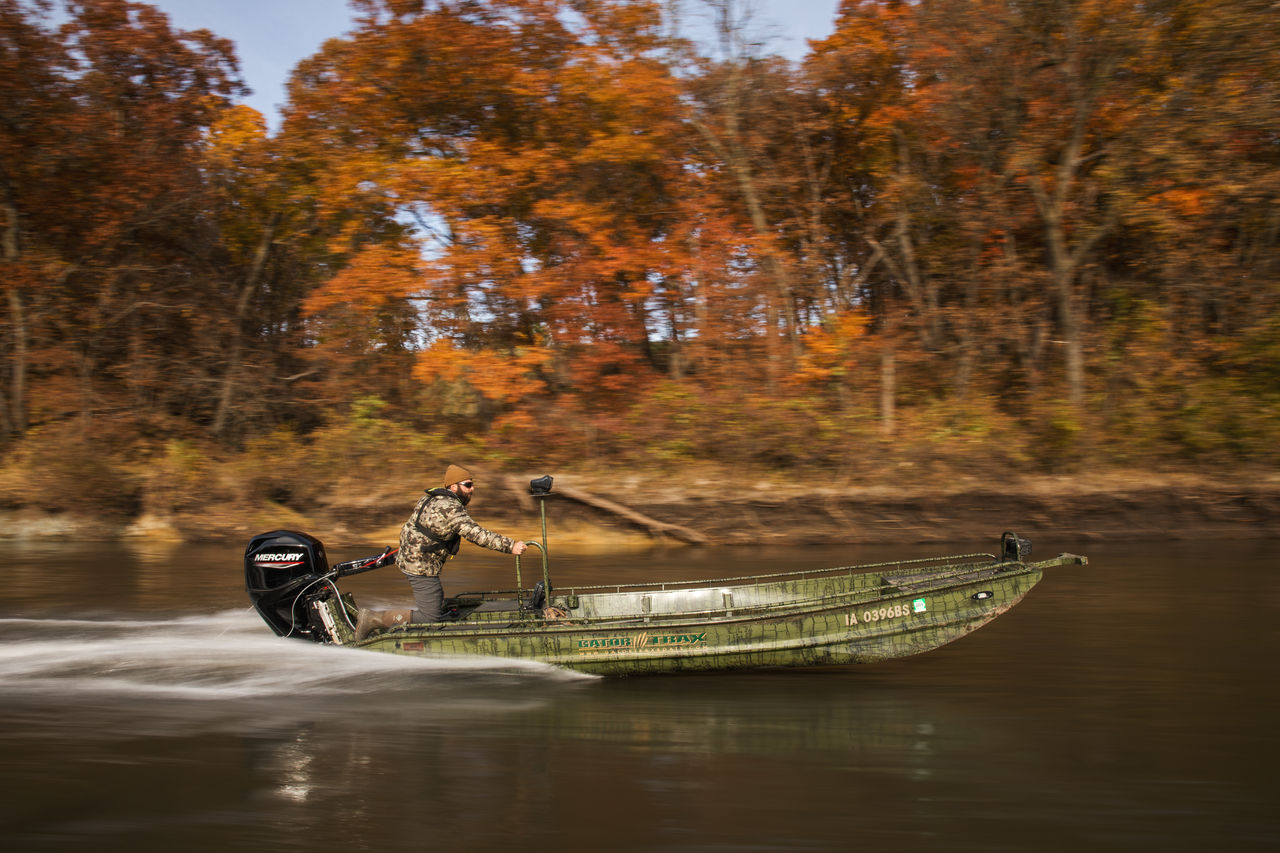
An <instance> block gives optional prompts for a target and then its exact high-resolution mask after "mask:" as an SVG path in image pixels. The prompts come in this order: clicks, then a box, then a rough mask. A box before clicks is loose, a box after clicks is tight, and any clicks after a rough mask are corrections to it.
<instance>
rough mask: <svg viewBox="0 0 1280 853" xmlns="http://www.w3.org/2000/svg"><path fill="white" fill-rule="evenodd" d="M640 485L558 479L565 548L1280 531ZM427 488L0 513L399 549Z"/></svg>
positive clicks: (774, 490)
mask: <svg viewBox="0 0 1280 853" xmlns="http://www.w3.org/2000/svg"><path fill="white" fill-rule="evenodd" d="M726 482H727V481H726V480H725V479H718V478H710V479H708V478H703V479H699V478H696V477H690V478H684V479H682V480H680V481H679V483H678V485H673V482H672V481H665V480H664V481H654V480H648V481H647V480H642V479H639V478H635V477H630V478H624V477H618V476H609V475H600V474H596V475H591V474H578V475H565V476H563V477H558V478H557V482H556V495H555V496H554V497H553V498H552V499H550V501H549V503H548V507H547V510H548V519H549V531H550V535H551V539H552V541H554V542H556V543H559V544H577V545H594V546H603V545H618V546H623V547H630V546H644V545H647V544H650V543H652V542H655V541H665V542H684V543H690V544H709V545H715V544H742V543H750V542H766V543H770V544H806V543H828V542H849V543H858V544H864V543H865V544H875V543H891V542H894V541H898V540H904V541H911V542H947V541H973V540H975V539H987V538H990V537H995V536H999V534H1000V533H1001V532H1002V531H1004V530H1010V529H1011V530H1016V531H1018V532H1019V533H1022V534H1023V535H1027V536H1031V537H1032V538H1035V537H1037V536H1038V537H1045V536H1053V537H1054V538H1057V539H1064V538H1067V539H1082V540H1090V539H1115V538H1120V537H1132V538H1140V539H1188V538H1198V537H1210V538H1224V537H1235V538H1266V537H1276V536H1280V475H1277V474H1273V473H1263V474H1251V475H1247V476H1239V477H1234V478H1231V479H1229V480H1226V479H1223V480H1214V479H1210V478H1205V477H1200V476H1157V475H1151V474H1142V475H1132V474H1130V475H1123V474H1109V475H1106V476H1092V477H1091V476H1076V477H1061V478H1036V479H1030V478H1028V479H1025V480H1021V481H1018V482H1008V483H1005V484H1003V485H998V484H995V483H984V482H963V483H954V484H950V485H948V486H947V487H942V486H939V485H936V484H935V485H932V486H926V485H920V484H911V485H901V486H895V487H888V486H875V487H864V486H859V485H856V484H848V485H832V484H828V485H822V486H811V485H808V484H807V483H805V482H803V481H801V482H795V481H785V480H783V481H768V480H764V479H757V480H755V481H753V482H747V483H733V484H731V485H728V486H726ZM527 483H528V478H524V477H516V476H493V477H490V478H488V480H487V483H486V488H485V489H484V491H483V492H482V493H480V496H479V498H478V499H477V500H476V502H475V503H474V504H473V505H472V512H473V515H474V516H475V517H476V519H477V520H478V521H480V522H481V523H482V524H484V525H486V526H489V527H492V528H494V529H496V530H499V531H503V532H510V533H513V534H515V535H518V536H523V537H526V538H529V537H531V536H533V535H536V534H537V532H538V529H539V525H540V521H539V515H538V510H537V506H536V504H535V503H534V501H533V500H532V499H530V498H529V496H528V492H527ZM418 494H420V490H419V489H418V488H417V487H416V486H415V485H410V484H403V483H402V484H394V485H385V484H384V485H383V486H381V487H380V488H379V489H377V490H376V491H371V490H369V489H367V488H366V489H361V490H345V489H335V490H334V491H333V492H332V494H331V497H330V498H329V499H328V501H327V502H325V503H323V504H322V505H317V506H307V507H302V508H290V507H287V506H282V505H278V504H266V503H264V504H261V505H258V506H252V507H245V506H209V507H204V508H203V509H202V511H201V512H200V513H199V514H187V515H180V516H171V517H154V516H146V517H142V518H134V519H103V518H96V517H87V516H81V517H73V516H66V515H58V516H50V515H42V514H39V513H34V512H28V511H24V510H15V511H10V512H8V513H6V514H4V515H3V516H0V536H3V537H5V538H35V537H42V536H47V537H57V538H61V539H76V540H96V539H107V538H115V537H118V536H126V537H135V538H138V537H141V538H156V539H176V540H184V541H205V542H228V543H237V544H238V543H242V542H244V541H246V539H247V538H248V537H249V536H251V535H253V534H255V533H258V532H262V531H264V530H272V529H278V528H289V529H301V530H306V531H308V532H311V533H314V534H315V535H317V536H320V537H321V538H322V539H324V540H325V541H326V542H330V543H333V544H335V545H336V544H342V543H352V544H354V543H388V544H391V543H394V542H395V541H396V538H397V534H398V530H399V527H400V524H401V523H402V521H403V520H404V517H405V515H406V514H407V513H408V511H409V509H410V508H411V507H412V505H413V502H414V501H415V500H416V498H417V496H418Z"/></svg>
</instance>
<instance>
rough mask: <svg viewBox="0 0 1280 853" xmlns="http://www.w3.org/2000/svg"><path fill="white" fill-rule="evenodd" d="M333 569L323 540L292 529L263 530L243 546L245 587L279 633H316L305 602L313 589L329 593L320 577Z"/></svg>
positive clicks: (311, 636) (320, 640) (316, 592)
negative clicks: (267, 531)
mask: <svg viewBox="0 0 1280 853" xmlns="http://www.w3.org/2000/svg"><path fill="white" fill-rule="evenodd" d="M328 574H331V571H330V569H329V561H328V558H327V557H326V556H325V553H324V543H323V542H321V541H320V540H319V539H316V538H315V537H314V536H308V535H307V534H305V533H297V532H294V531H292V530H276V531H273V532H271V533H260V534H258V535H257V536H255V537H253V538H252V539H250V540H249V546H248V547H247V548H245V551H244V587H245V591H246V592H248V593H249V599H250V600H251V601H252V602H253V606H254V609H256V610H257V611H258V615H260V616H261V617H262V619H263V621H265V622H266V623H267V624H268V625H270V626H271V630H273V631H275V632H276V634H278V635H280V636H281V637H304V638H307V639H312V640H316V641H318V642H322V641H323V640H322V638H321V637H319V636H313V629H312V625H311V621H310V618H309V616H308V614H309V612H310V609H309V607H308V606H307V605H308V603H309V601H310V599H311V597H312V596H313V595H315V594H325V593H327V592H328V591H329V590H328V587H327V584H324V583H322V581H323V579H324V578H325V576H326V575H328Z"/></svg>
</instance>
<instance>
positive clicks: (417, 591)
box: [405, 575, 444, 622]
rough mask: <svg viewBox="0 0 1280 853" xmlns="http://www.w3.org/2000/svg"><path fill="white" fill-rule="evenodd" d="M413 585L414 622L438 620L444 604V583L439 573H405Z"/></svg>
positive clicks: (410, 584)
mask: <svg viewBox="0 0 1280 853" xmlns="http://www.w3.org/2000/svg"><path fill="white" fill-rule="evenodd" d="M405 577H407V578H408V579H409V586H411V587H413V616H412V617H411V619H412V621H414V622H439V621H440V620H441V618H442V617H441V614H440V609H441V607H442V605H443V604H444V584H443V583H441V582H440V576H439V575H405Z"/></svg>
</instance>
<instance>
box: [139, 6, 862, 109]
mask: <svg viewBox="0 0 1280 853" xmlns="http://www.w3.org/2000/svg"><path fill="white" fill-rule="evenodd" d="M144 2H148V3H149V4H150V5H152V6H155V7H157V8H159V9H161V10H163V11H164V12H165V13H166V14H168V15H169V20H170V23H171V25H172V26H173V27H175V28H177V29H180V30H195V29H202V28H203V29H208V30H212V31H213V32H214V33H215V34H217V35H219V36H222V37H223V38H228V39H230V40H231V41H233V42H235V45H236V55H237V56H238V57H239V59H240V72H241V75H242V76H243V77H244V81H245V83H246V84H247V85H248V86H249V88H251V89H253V94H252V95H251V96H249V97H248V98H246V99H245V102H246V103H247V104H248V105H249V106H251V107H253V108H254V109H256V110H258V112H260V113H262V115H263V116H264V117H265V118H266V120H267V124H268V125H269V126H270V127H271V128H273V129H274V128H277V127H278V126H279V117H280V116H279V108H280V106H281V105H282V104H283V103H284V100H285V88H284V87H285V82H286V81H287V80H288V78H289V73H290V72H291V71H292V70H293V68H294V66H295V65H297V63H298V62H299V61H300V60H302V59H305V58H306V57H308V56H310V55H312V54H313V53H315V52H316V51H318V50H319V49H320V46H321V45H322V44H323V43H324V42H325V41H326V40H328V39H330V38H333V37H335V36H341V35H344V34H345V33H346V32H348V31H349V30H350V29H351V10H350V8H349V7H348V4H347V0H144ZM753 2H754V6H755V11H756V14H755V16H754V18H753V21H752V23H751V28H752V31H753V32H758V33H760V34H761V35H762V36H763V37H764V38H765V39H766V48H767V52H769V53H778V54H781V55H783V56H788V57H791V58H799V57H800V56H802V55H803V54H804V53H805V51H806V50H807V44H806V42H805V39H811V38H826V37H827V36H829V35H830V34H831V33H832V31H833V30H834V28H835V18H836V8H837V7H838V6H839V4H840V0H753Z"/></svg>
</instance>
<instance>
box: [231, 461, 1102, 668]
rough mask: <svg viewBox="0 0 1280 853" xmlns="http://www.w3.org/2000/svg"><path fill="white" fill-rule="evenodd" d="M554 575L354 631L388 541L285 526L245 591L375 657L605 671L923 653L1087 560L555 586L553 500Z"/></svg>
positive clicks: (1065, 557) (1007, 538) (254, 554)
mask: <svg viewBox="0 0 1280 853" xmlns="http://www.w3.org/2000/svg"><path fill="white" fill-rule="evenodd" d="M551 487H552V480H551V478H550V477H541V478H539V479H537V480H534V481H532V482H531V483H530V490H531V493H532V494H533V495H534V497H536V498H539V499H540V500H539V503H540V505H541V507H542V541H541V543H539V542H531V543H530V544H531V545H534V546H536V547H537V548H538V549H539V551H540V553H541V556H542V579H541V580H540V581H539V582H537V583H536V584H534V585H533V586H532V587H531V588H529V589H526V588H524V586H523V582H522V580H521V570H520V558H519V557H516V558H515V569H516V588H515V589H514V590H507V591H491V592H473V593H463V594H461V595H458V596H455V597H452V598H447V599H446V600H445V612H446V614H447V616H446V620H445V621H443V622H438V623H432V624H408V625H399V626H396V627H393V628H389V629H385V630H381V631H375V632H374V633H373V634H371V635H370V636H369V637H367V638H365V639H364V640H360V641H357V640H356V638H355V630H354V626H355V621H356V613H357V608H356V603H355V601H354V599H353V598H352V597H351V595H350V594H345V593H343V592H341V591H340V590H339V588H338V581H339V580H341V579H342V578H345V577H349V576H351V575H355V574H360V573H362V572H367V571H372V570H374V569H378V568H382V567H383V566H387V565H393V564H394V562H395V552H394V551H392V550H391V549H390V548H387V549H386V550H384V551H383V552H382V553H381V554H378V555H376V556H371V557H366V558H362V559H358V560H350V561H347V562H343V563H337V564H335V565H332V566H330V565H329V563H328V561H327V559H326V557H325V550H324V544H323V543H322V542H321V541H320V540H318V539H316V538H314V537H312V536H309V535H307V534H305V533H299V532H296V531H289V530H277V531H273V532H270V533H263V534H260V535H258V536H255V537H253V538H252V539H251V540H250V542H249V545H248V547H247V548H246V549H245V557H244V570H245V587H246V590H247V592H248V594H249V597H250V599H251V600H252V601H253V605H254V608H255V609H256V610H257V611H258V613H259V614H260V615H261V616H262V618H263V620H265V621H266V623H267V625H269V626H270V627H271V628H272V630H274V631H275V633H276V634H278V635H280V636H282V637H295V638H299V639H303V640H310V641H312V642H316V643H327V644H334V645H342V646H351V647H355V648H361V649H368V650H369V651H374V652H385V653H389V654H399V655H412V656H419V657H438V656H456V655H485V656H490V657H500V658H519V659H522V660H530V661H540V662H542V663H546V664H551V665H552V666H557V667H565V668H568V669H573V670H578V671H581V672H587V673H594V674H598V675H640V674H654V673H670V672H684V671H711V670H730V669H747V668H760V667H796V666H831V665H842V664H855V663H871V662H876V661H888V660H894V659H897V658H904V657H908V656H910V655H916V654H920V653H922V652H927V651H930V650H932V649H936V648H938V647H939V646H942V645H945V644H946V643H949V642H951V641H952V640H955V639H958V638H959V637H963V636H964V635H965V634H968V633H970V632H972V631H975V630H977V629H978V628H980V627H982V626H983V625H985V624H987V623H988V622H990V621H991V620H993V619H995V618H996V617H997V616H999V615H1000V614H1002V613H1004V612H1005V611H1007V610H1008V609H1009V608H1011V607H1013V606H1014V605H1015V604H1017V603H1018V602H1019V601H1021V600H1022V598H1023V596H1025V595H1026V594H1027V593H1028V592H1030V590H1031V588H1032V587H1033V586H1035V585H1036V584H1037V583H1039V582H1040V579H1041V578H1042V577H1043V575H1044V570H1045V569H1046V568H1049V567H1051V566H1063V565H1084V564H1086V563H1088V559H1087V558H1086V557H1082V556H1077V555H1075V554H1060V555H1058V556H1057V557H1053V558H1051V559H1048V560H1041V561H1038V562H1032V561H1030V559H1029V558H1030V555H1031V543H1030V542H1028V541H1027V540H1025V539H1023V538H1021V537H1019V536H1018V535H1016V534H1015V533H1012V532H1006V533H1004V534H1003V535H1002V536H1001V538H1000V548H999V553H998V554H962V555H957V556H947V557H936V558H930V559H923V560H919V559H917V560H899V561H893V562H885V563H873V564H866V565H858V566H845V567H839V568H828V569H815V570H805V571H791V572H777V573H772V574H763V575H754V576H747V577H732V578H718V579H714V580H696V581H666V582H661V583H642V584H626V585H614V584H604V585H598V586H571V587H564V588H559V587H553V586H552V584H551V576H550V567H549V560H548V554H547V547H546V529H547V528H546V505H545V498H547V497H548V496H549V495H550V494H551Z"/></svg>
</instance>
